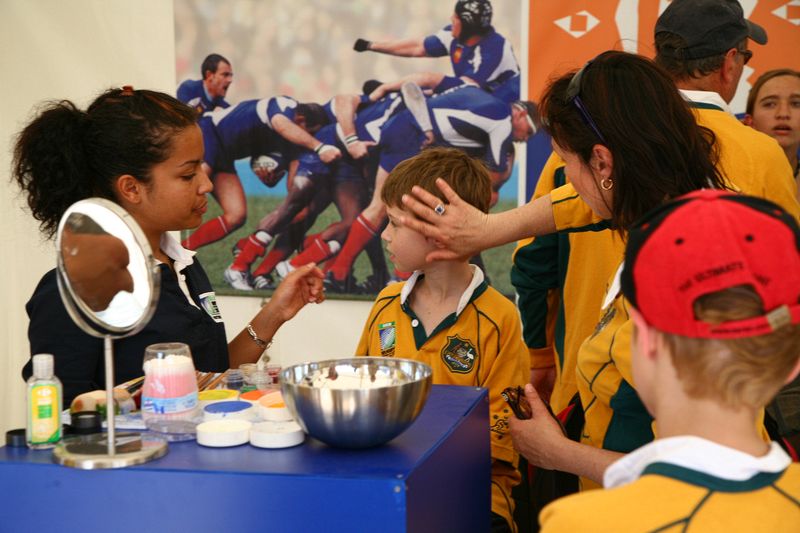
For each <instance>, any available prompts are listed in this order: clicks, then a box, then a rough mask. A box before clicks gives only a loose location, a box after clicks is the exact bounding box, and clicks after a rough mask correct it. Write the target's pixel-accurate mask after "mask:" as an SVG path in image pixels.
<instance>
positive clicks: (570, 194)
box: [550, 183, 603, 231]
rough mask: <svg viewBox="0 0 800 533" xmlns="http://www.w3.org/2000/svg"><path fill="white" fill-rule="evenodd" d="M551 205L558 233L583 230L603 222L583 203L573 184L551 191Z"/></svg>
mask: <svg viewBox="0 0 800 533" xmlns="http://www.w3.org/2000/svg"><path fill="white" fill-rule="evenodd" d="M550 203H551V205H552V206H553V219H554V220H555V222H556V229H557V230H558V231H561V230H565V229H572V228H581V227H584V226H590V225H592V224H597V223H599V222H602V221H603V219H601V218H600V217H598V216H597V215H595V214H594V211H592V209H591V208H590V207H589V206H588V205H587V204H586V202H584V201H583V199H582V198H581V197H580V196H579V195H578V193H577V191H576V190H575V187H573V186H572V184H571V183H567V184H566V185H562V186H561V187H559V188H557V189H554V190H553V191H551V192H550Z"/></svg>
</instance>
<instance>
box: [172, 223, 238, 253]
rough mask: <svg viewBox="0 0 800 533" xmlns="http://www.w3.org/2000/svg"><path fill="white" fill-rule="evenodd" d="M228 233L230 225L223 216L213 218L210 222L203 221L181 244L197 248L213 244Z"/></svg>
mask: <svg viewBox="0 0 800 533" xmlns="http://www.w3.org/2000/svg"><path fill="white" fill-rule="evenodd" d="M227 234H228V227H227V226H226V225H225V221H224V220H223V219H222V216H218V217H217V218H212V219H211V220H209V221H208V222H205V223H203V224H202V225H201V226H200V227H199V228H197V229H196V230H195V231H194V233H192V234H191V235H189V236H188V237H187V238H186V239H185V240H184V241H183V242H182V243H181V245H182V246H183V247H184V248H186V249H187V250H197V249H198V248H200V247H201V246H205V245H206V244H211V243H212V242H216V241H218V240H220V239H221V238H223V237H224V236H225V235H227Z"/></svg>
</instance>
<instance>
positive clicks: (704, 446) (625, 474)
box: [603, 436, 792, 489]
mask: <svg viewBox="0 0 800 533" xmlns="http://www.w3.org/2000/svg"><path fill="white" fill-rule="evenodd" d="M791 462H792V460H791V458H790V457H789V456H788V455H787V454H786V452H784V451H783V449H782V448H781V447H780V446H779V445H778V443H776V442H772V443H771V444H770V449H769V452H767V454H766V455H764V456H763V457H753V456H752V455H750V454H747V453H744V452H741V451H739V450H735V449H733V448H729V447H727V446H723V445H721V444H717V443H716V442H712V441H710V440H706V439H703V438H700V437H694V436H682V437H669V438H665V439H657V440H654V441H653V442H651V443H650V444H646V445H645V446H642V447H641V448H639V449H638V450H635V451H633V452H631V453H629V454H627V455H626V456H624V457H623V458H622V459H619V460H618V461H616V462H614V463H612V464H611V466H609V467H608V468H607V469H606V471H605V474H604V476H603V487H605V488H607V489H610V488H614V487H619V486H621V485H627V484H628V483H632V482H633V481H636V480H637V479H638V478H639V477H640V476H641V475H642V472H643V471H644V470H645V469H646V468H647V467H648V466H650V465H651V464H653V463H668V464H671V465H675V466H680V467H683V468H688V469H690V470H694V471H695V472H702V473H704V474H708V475H710V476H714V477H717V478H721V479H727V480H731V481H745V480H748V479H750V478H751V477H753V476H754V475H756V474H759V473H762V472H768V473H778V472H782V471H783V470H785V469H786V468H787V467H788V466H789V465H790V464H791Z"/></svg>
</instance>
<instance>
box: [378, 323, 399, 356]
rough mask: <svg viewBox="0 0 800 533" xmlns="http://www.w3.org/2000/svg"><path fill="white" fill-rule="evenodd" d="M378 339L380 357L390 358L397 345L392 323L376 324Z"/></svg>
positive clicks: (394, 328)
mask: <svg viewBox="0 0 800 533" xmlns="http://www.w3.org/2000/svg"><path fill="white" fill-rule="evenodd" d="M378 338H379V339H380V342H381V355H382V356H383V357H391V356H393V355H394V347H395V344H397V328H396V327H395V323H394V322H384V323H383V324H378Z"/></svg>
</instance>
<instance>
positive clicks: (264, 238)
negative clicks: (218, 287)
mask: <svg viewBox="0 0 800 533" xmlns="http://www.w3.org/2000/svg"><path fill="white" fill-rule="evenodd" d="M271 240H272V236H271V235H270V234H269V233H267V232H266V231H257V232H255V233H254V234H252V235H250V237H248V238H247V241H246V242H245V244H244V246H243V247H242V249H241V251H240V252H239V255H237V256H236V258H235V259H234V260H233V264H231V266H230V268H231V269H232V270H238V271H239V272H247V271H249V270H250V265H252V264H253V263H254V262H255V260H256V259H258V258H259V257H261V256H262V255H264V252H266V251H267V245H268V244H269V243H270V241H271Z"/></svg>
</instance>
